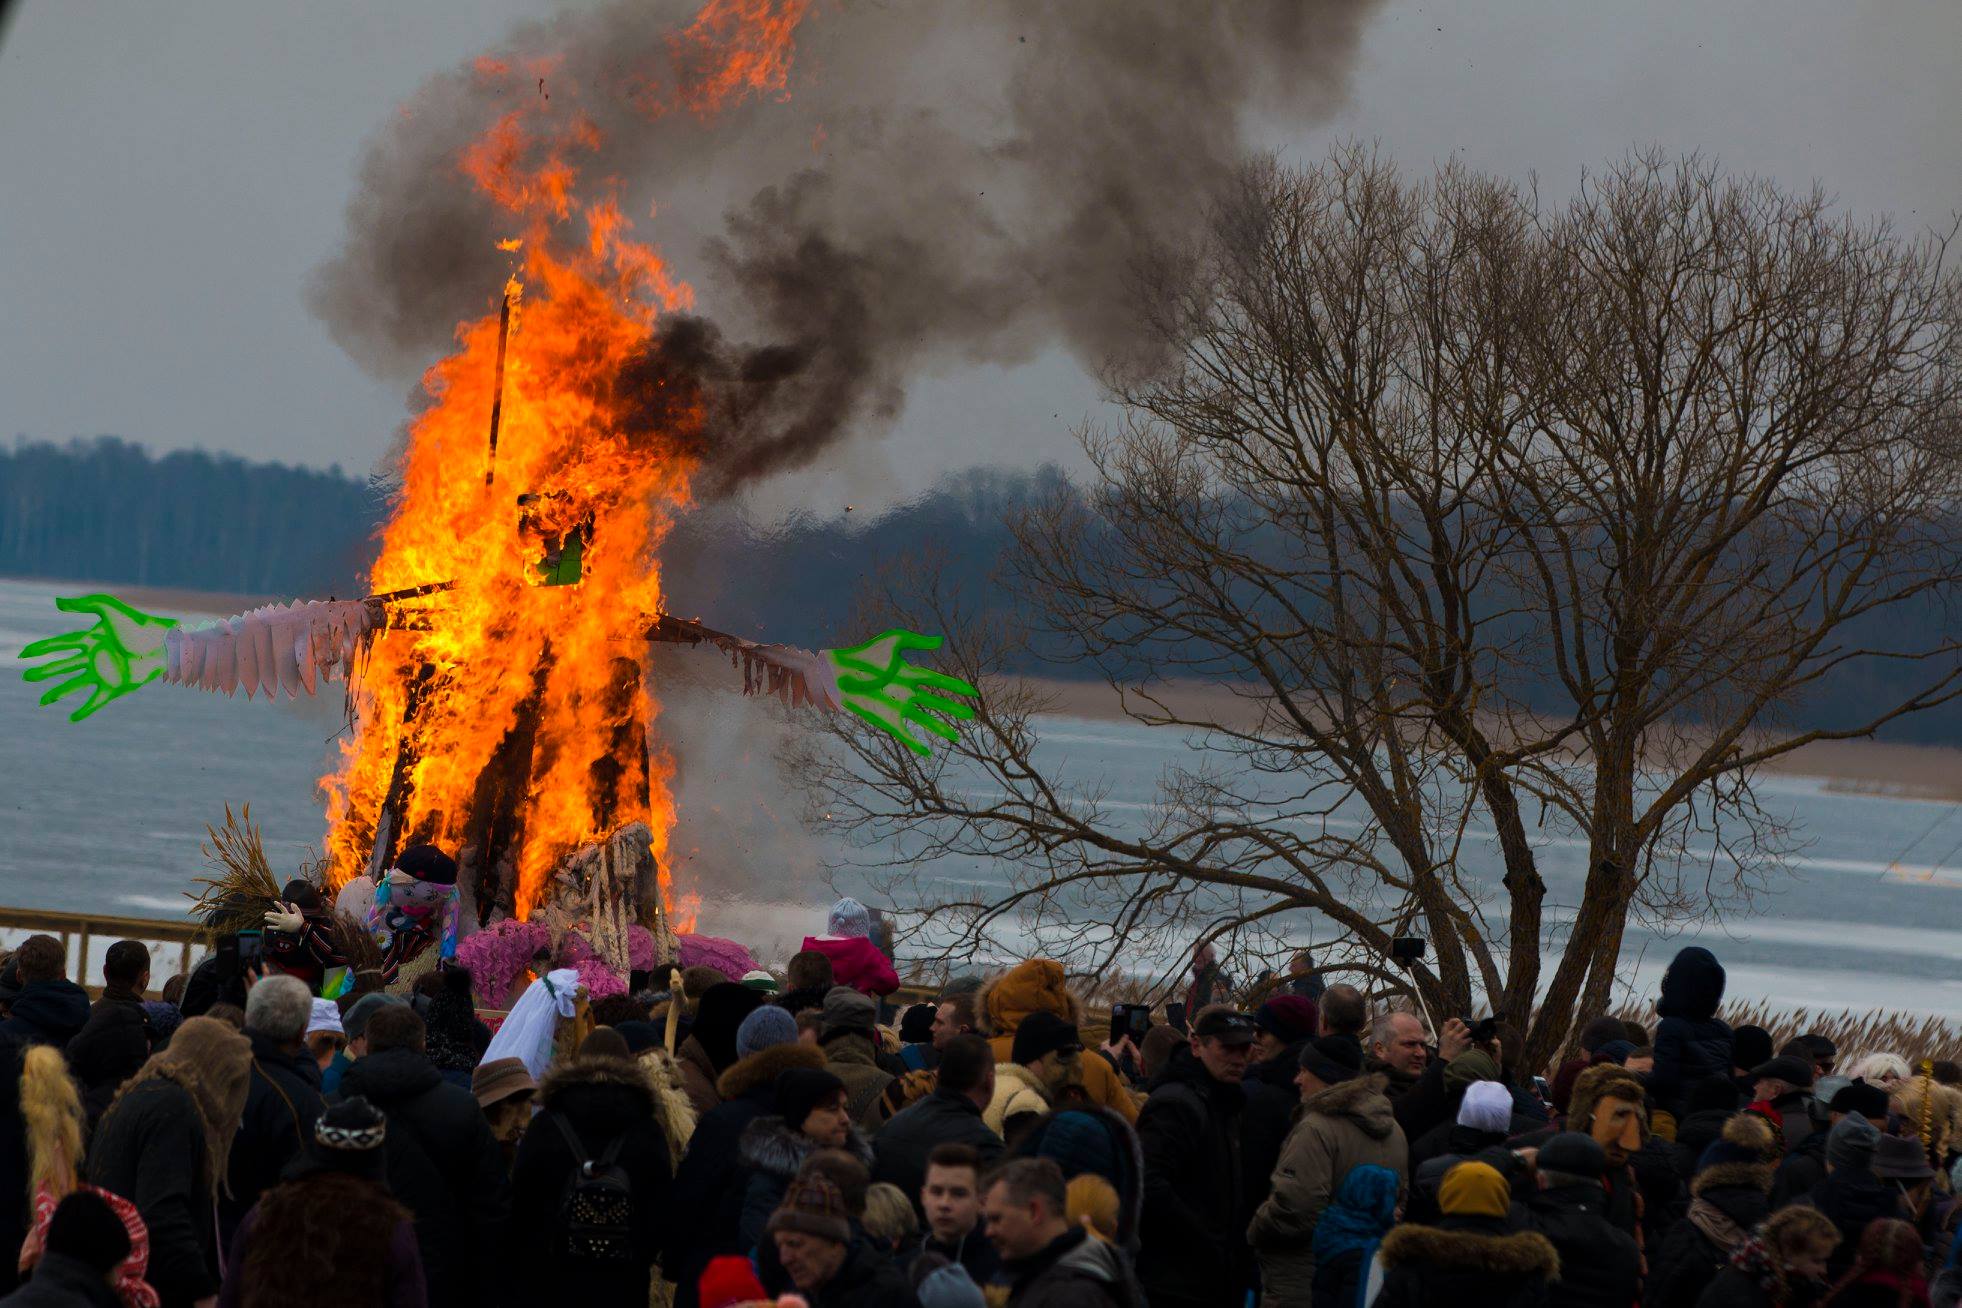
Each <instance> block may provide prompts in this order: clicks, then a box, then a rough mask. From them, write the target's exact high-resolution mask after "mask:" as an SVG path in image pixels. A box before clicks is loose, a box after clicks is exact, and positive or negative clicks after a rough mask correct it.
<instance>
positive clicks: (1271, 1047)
mask: <svg viewBox="0 0 1962 1308" xmlns="http://www.w3.org/2000/svg"><path fill="white" fill-rule="evenodd" d="M1253 1020H1254V1026H1256V1027H1257V1028H1259V1031H1260V1034H1259V1036H1258V1037H1256V1039H1255V1044H1257V1045H1258V1046H1259V1049H1260V1056H1261V1057H1262V1058H1278V1057H1280V1056H1281V1054H1282V1053H1284V1052H1285V1051H1286V1050H1287V1049H1288V1048H1289V1047H1290V1046H1292V1045H1297V1044H1300V1043H1301V1042H1302V1041H1303V1040H1312V1039H1313V1038H1314V1037H1315V1035H1316V1034H1317V1025H1318V1021H1319V1013H1318V1012H1317V1010H1316V1007H1315V1001H1314V1000H1312V999H1304V998H1302V997H1301V996H1300V995H1276V996H1274V998H1272V999H1270V1000H1268V1001H1267V1002H1266V1003H1264V1004H1262V1005H1261V1006H1260V1007H1259V1008H1256V1009H1255V1010H1254V1014H1253Z"/></svg>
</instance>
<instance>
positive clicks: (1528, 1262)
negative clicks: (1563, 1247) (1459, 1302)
mask: <svg viewBox="0 0 1962 1308" xmlns="http://www.w3.org/2000/svg"><path fill="white" fill-rule="evenodd" d="M1380 1248H1381V1251H1382V1254H1383V1263H1384V1265H1385V1266H1386V1267H1397V1266H1400V1265H1402V1264H1405V1263H1428V1264H1431V1265H1433V1266H1437V1267H1448V1268H1452V1269H1456V1270H1462V1271H1467V1272H1477V1273H1481V1274H1483V1275H1486V1276H1505V1277H1513V1278H1523V1277H1529V1276H1540V1277H1545V1278H1546V1279H1548V1280H1552V1279H1553V1278H1554V1277H1556V1276H1558V1275H1560V1255H1559V1254H1558V1253H1556V1252H1555V1251H1554V1248H1553V1242H1552V1241H1551V1240H1548V1239H1547V1238H1546V1237H1545V1236H1543V1235H1541V1234H1540V1233H1539V1232H1537V1231H1515V1232H1513V1233H1512V1234H1511V1235H1480V1234H1478V1233H1476V1232H1474V1231H1453V1230H1447V1229H1445V1228H1443V1227H1438V1226H1418V1225H1415V1224H1411V1223H1406V1224H1404V1225H1402V1226H1397V1227H1393V1228H1391V1230H1390V1233H1389V1234H1388V1235H1386V1236H1384V1237H1383V1243H1382V1245H1381V1246H1380Z"/></svg>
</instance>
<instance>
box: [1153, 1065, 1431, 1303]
mask: <svg viewBox="0 0 1962 1308" xmlns="http://www.w3.org/2000/svg"><path fill="white" fill-rule="evenodd" d="M1383 1088H1384V1078H1383V1077H1381V1076H1359V1077H1356V1078H1354V1079H1352V1080H1348V1081H1344V1082H1342V1083H1341V1084H1339V1085H1332V1086H1329V1087H1328V1088H1326V1089H1324V1090H1322V1091H1320V1092H1318V1093H1317V1094H1314V1095H1312V1096H1310V1097H1309V1098H1308V1099H1306V1100H1304V1101H1302V1105H1301V1117H1300V1119H1299V1120H1298V1121H1297V1122H1296V1123H1295V1126H1294V1129H1293V1130H1292V1131H1290V1132H1288V1138H1287V1142H1286V1143H1285V1144H1284V1145H1282V1146H1281V1159H1280V1162H1279V1163H1278V1164H1277V1165H1276V1166H1275V1168H1274V1175H1273V1191H1272V1193H1271V1194H1269V1195H1268V1196H1267V1199H1266V1201H1265V1202H1263V1203H1262V1204H1261V1205H1260V1207H1259V1209H1258V1210H1256V1211H1255V1213H1254V1215H1253V1220H1252V1222H1250V1223H1249V1224H1248V1226H1247V1243H1249V1244H1251V1245H1252V1246H1253V1249H1254V1254H1255V1256H1256V1257H1257V1258H1259V1260H1260V1283H1261V1286H1262V1289H1263V1291H1264V1294H1263V1300H1262V1301H1263V1302H1265V1303H1269V1304H1297V1303H1306V1302H1308V1300H1309V1298H1310V1296H1311V1295H1312V1293H1313V1290H1314V1284H1315V1253H1314V1247H1313V1246H1314V1240H1315V1226H1316V1223H1317V1222H1319V1221H1320V1220H1321V1215H1322V1212H1323V1210H1324V1209H1326V1208H1327V1207H1328V1205H1329V1200H1330V1199H1331V1198H1332V1197H1333V1195H1334V1194H1335V1188H1336V1186H1338V1185H1340V1184H1341V1183H1342V1178H1343V1177H1344V1176H1347V1175H1348V1174H1349V1169H1350V1168H1352V1167H1358V1166H1360V1165H1362V1164H1364V1163H1374V1164H1376V1165H1377V1166H1379V1167H1387V1168H1389V1169H1390V1170H1391V1171H1392V1172H1395V1173H1396V1174H1397V1175H1398V1176H1400V1177H1401V1176H1407V1175H1409V1171H1410V1147H1409V1144H1408V1143H1407V1142H1406V1141H1405V1139H1404V1135H1403V1129H1402V1128H1401V1127H1399V1126H1398V1125H1397V1121H1396V1113H1395V1110H1394V1109H1393V1108H1392V1107H1391V1104H1390V1101H1389V1099H1388V1097H1387V1096H1385V1095H1384V1093H1383ZM1147 1163H1149V1159H1147Z"/></svg>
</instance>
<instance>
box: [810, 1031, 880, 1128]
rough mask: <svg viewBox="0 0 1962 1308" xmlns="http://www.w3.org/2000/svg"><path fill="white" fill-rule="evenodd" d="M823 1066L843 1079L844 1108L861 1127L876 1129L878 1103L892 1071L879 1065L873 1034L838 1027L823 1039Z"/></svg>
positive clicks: (878, 1113)
mask: <svg viewBox="0 0 1962 1308" xmlns="http://www.w3.org/2000/svg"><path fill="white" fill-rule="evenodd" d="M822 1047H823V1049H824V1066H825V1070H826V1071H828V1072H830V1073H831V1074H832V1075H833V1076H835V1077H837V1078H838V1079H839V1080H840V1081H843V1082H844V1083H845V1096H846V1100H845V1102H846V1109H847V1111H849V1112H850V1113H851V1116H852V1121H853V1122H854V1123H855V1124H856V1125H857V1126H858V1129H859V1130H861V1131H876V1130H878V1128H879V1124H880V1123H881V1122H882V1121H883V1120H884V1117H885V1114H884V1112H883V1111H882V1110H881V1108H880V1106H879V1101H880V1099H881V1098H882V1097H883V1096H884V1095H885V1093H886V1087H887V1086H889V1085H891V1084H892V1081H893V1077H892V1073H890V1072H888V1071H886V1070H885V1069H884V1068H883V1067H880V1066H879V1060H878V1056H877V1051H876V1050H874V1048H873V1047H872V1037H871V1036H869V1035H866V1034H864V1033H863V1032H859V1031H840V1032H839V1033H837V1034H836V1035H833V1036H831V1037H830V1038H829V1039H827V1040H825V1041H824V1042H823V1045H822Z"/></svg>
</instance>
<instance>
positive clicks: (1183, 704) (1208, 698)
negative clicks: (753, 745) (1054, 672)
mask: <svg viewBox="0 0 1962 1308" xmlns="http://www.w3.org/2000/svg"><path fill="white" fill-rule="evenodd" d="M1026 680H1027V681H1028V683H1029V685H1030V686H1031V687H1032V688H1034V689H1035V690H1036V691H1037V692H1038V693H1039V694H1040V695H1041V696H1042V697H1043V698H1044V699H1046V700H1048V701H1050V703H1051V705H1052V707H1051V708H1049V709H1048V710H1046V711H1047V712H1048V713H1049V714H1052V715H1054V716H1058V717H1067V718H1077V719H1080V720H1082V721H1086V722H1129V721H1131V720H1132V719H1131V718H1130V717H1129V716H1128V715H1126V714H1125V712H1124V711H1123V709H1122V707H1121V705H1120V703H1119V698H1118V695H1117V692H1116V691H1114V690H1112V689H1111V688H1110V686H1109V685H1107V684H1105V683H1104V682H1102V681H1065V680H1061V679H1059V678H1055V677H1029V678H1027V679H1026ZM1162 697H1163V698H1164V699H1165V701H1166V702H1167V703H1169V704H1170V705H1171V706H1172V707H1174V708H1175V709H1177V710H1178V711H1180V712H1182V713H1186V714H1189V715H1191V716H1195V717H1197V716H1212V717H1214V718H1215V719H1216V720H1217V721H1220V722H1225V723H1229V724H1235V725H1250V724H1251V723H1252V722H1253V721H1254V718H1255V714H1254V711H1253V710H1252V709H1251V708H1250V707H1249V706H1248V704H1247V702H1246V701H1245V700H1244V699H1243V698H1242V697H1241V696H1239V695H1238V694H1236V693H1235V691H1234V690H1233V689H1232V688H1231V687H1230V686H1227V685H1223V684H1220V683H1216V682H1183V681H1174V682H1170V683H1168V684H1167V685H1166V686H1165V687H1164V688H1163V692H1162ZM1764 772H1765V773H1766V774H1768V775H1771V776H1782V777H1807V778H1811V779H1814V780H1819V781H1823V782H1825V783H1826V789H1827V790H1828V791H1830V792H1832V793H1834V794H1845V795H1873V796H1876V797H1881V798H1886V799H1915V800H1926V801H1932V802H1934V803H1944V804H1947V803H1962V747H1958V746H1954V745H1921V744H1912V743H1909V742H1905V741H1887V740H1821V741H1815V742H1813V743H1812V744H1809V745H1802V746H1800V747H1799V748H1798V749H1795V750H1793V751H1792V752H1791V753H1789V754H1786V755H1784V756H1783V757H1781V758H1778V759H1774V760H1773V761H1771V762H1769V763H1766V764H1764Z"/></svg>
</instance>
